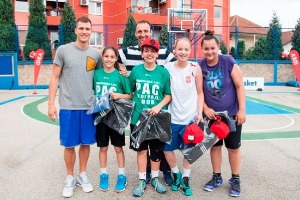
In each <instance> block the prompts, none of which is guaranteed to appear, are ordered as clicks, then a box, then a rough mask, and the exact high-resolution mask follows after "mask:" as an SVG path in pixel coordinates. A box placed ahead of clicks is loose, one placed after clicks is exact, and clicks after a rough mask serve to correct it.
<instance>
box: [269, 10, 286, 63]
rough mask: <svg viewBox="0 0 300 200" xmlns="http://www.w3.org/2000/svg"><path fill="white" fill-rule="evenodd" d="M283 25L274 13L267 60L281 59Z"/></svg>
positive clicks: (270, 25)
mask: <svg viewBox="0 0 300 200" xmlns="http://www.w3.org/2000/svg"><path fill="white" fill-rule="evenodd" d="M281 35H282V32H281V25H280V23H279V18H278V16H277V14H276V12H273V17H272V20H271V22H270V24H269V29H268V33H267V40H266V49H265V55H266V56H265V58H266V59H270V60H272V59H275V60H276V59H278V58H281V52H282V51H283V45H282V39H281Z"/></svg>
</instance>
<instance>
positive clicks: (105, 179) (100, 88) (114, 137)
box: [94, 46, 132, 192]
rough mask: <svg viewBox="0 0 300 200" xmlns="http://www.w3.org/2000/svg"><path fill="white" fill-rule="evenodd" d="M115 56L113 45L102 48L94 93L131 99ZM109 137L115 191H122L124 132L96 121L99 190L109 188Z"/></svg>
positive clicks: (128, 84)
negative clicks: (114, 159) (113, 156)
mask: <svg viewBox="0 0 300 200" xmlns="http://www.w3.org/2000/svg"><path fill="white" fill-rule="evenodd" d="M117 58H118V51H117V50H116V49H115V48H114V47H113V46H107V47H105V48H104V49H103V52H102V60H103V68H99V69H97V70H96V71H95V73H94V89H95V94H96V95H103V94H105V93H108V92H109V93H110V97H111V98H112V99H131V98H132V95H131V89H130V83H129V80H128V78H127V77H125V76H123V75H121V74H120V73H119V71H118V70H117V69H116V68H117V67H118V63H117ZM109 138H110V140H111V144H112V145H113V146H114V149H115V152H116V157H117V163H118V168H119V175H118V177H117V183H116V186H115V191H116V192H122V191H124V190H125V187H126V185H127V178H126V176H125V156H124V151H123V146H125V134H122V135H121V134H119V133H118V132H117V131H115V130H113V129H112V128H110V127H108V126H107V125H105V124H104V123H98V124H97V126H96V140H97V146H98V147H100V151H99V160H100V170H101V172H100V190H102V191H107V190H108V189H109V175H108V173H107V150H108V143H109Z"/></svg>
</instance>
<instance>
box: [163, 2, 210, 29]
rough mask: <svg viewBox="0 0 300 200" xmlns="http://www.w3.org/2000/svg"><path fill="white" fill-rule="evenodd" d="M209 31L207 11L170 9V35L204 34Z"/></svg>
mask: <svg viewBox="0 0 300 200" xmlns="http://www.w3.org/2000/svg"><path fill="white" fill-rule="evenodd" d="M206 30H207V9H182V8H168V32H169V33H185V32H190V33H203V32H205V31H206Z"/></svg>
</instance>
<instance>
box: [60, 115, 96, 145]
mask: <svg viewBox="0 0 300 200" xmlns="http://www.w3.org/2000/svg"><path fill="white" fill-rule="evenodd" d="M59 125H60V144H61V145H62V146H64V147H66V148H71V147H75V146H78V145H80V144H82V145H91V144H94V143H95V142H96V126H95V125H94V115H88V114H86V110H63V109H62V110H60V111H59Z"/></svg>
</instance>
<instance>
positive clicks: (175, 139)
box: [164, 124, 186, 151]
mask: <svg viewBox="0 0 300 200" xmlns="http://www.w3.org/2000/svg"><path fill="white" fill-rule="evenodd" d="M185 127H186V125H180V124H171V129H172V141H171V144H165V148H164V151H174V150H176V149H179V148H180V146H181V144H183V140H182V136H181V135H180V131H181V130H182V129H184V128H185Z"/></svg>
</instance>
